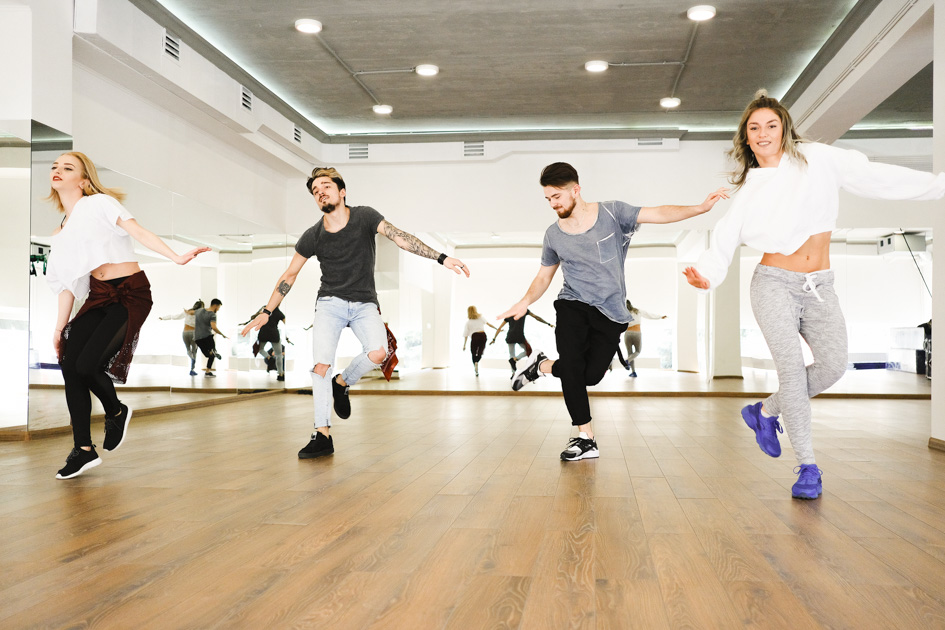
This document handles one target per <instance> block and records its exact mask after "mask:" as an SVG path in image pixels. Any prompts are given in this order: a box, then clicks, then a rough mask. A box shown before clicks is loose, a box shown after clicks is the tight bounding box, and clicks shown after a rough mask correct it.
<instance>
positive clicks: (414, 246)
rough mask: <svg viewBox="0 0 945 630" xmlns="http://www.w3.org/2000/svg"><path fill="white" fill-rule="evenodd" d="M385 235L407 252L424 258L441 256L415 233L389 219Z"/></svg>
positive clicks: (385, 224)
mask: <svg viewBox="0 0 945 630" xmlns="http://www.w3.org/2000/svg"><path fill="white" fill-rule="evenodd" d="M384 236H386V237H387V238H389V239H390V240H392V241H393V242H394V244H395V245H397V247H399V248H401V249H402V250H404V251H405V252H410V253H411V254H416V255H417V256H423V257H424V258H432V259H433V260H436V259H437V258H439V256H440V255H439V254H438V253H436V250H434V249H433V248H431V247H430V246H429V245H427V244H426V243H424V242H423V241H421V240H420V239H419V238H417V237H416V236H414V235H413V234H408V233H407V232H404V231H403V230H401V229H398V228H396V227H394V226H393V225H391V224H390V223H389V222H387V221H385V222H384ZM397 237H400V241H401V242H400V243H398V242H397Z"/></svg>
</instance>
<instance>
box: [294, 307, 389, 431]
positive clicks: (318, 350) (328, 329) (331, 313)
mask: <svg viewBox="0 0 945 630" xmlns="http://www.w3.org/2000/svg"><path fill="white" fill-rule="evenodd" d="M348 327H350V328H351V331H352V332H353V333H354V335H355V337H357V338H358V341H360V342H361V354H359V355H358V356H356V357H355V358H354V359H352V361H351V363H350V364H349V365H348V367H347V368H345V370H344V372H342V373H341V378H343V379H344V381H345V383H347V384H348V385H349V386H350V385H354V384H355V383H357V382H358V381H359V380H360V379H361V377H362V376H364V375H365V374H367V373H368V372H370V371H371V370H373V369H374V368H376V367H377V366H378V365H379V363H374V362H373V361H371V359H370V358H369V357H368V353H369V352H373V351H375V350H384V352H385V353H386V352H387V332H386V330H385V328H384V320H382V319H381V314H380V312H378V310H377V305H376V304H373V303H371V302H348V301H347V300H342V299H341V298H336V297H323V298H318V300H317V301H316V302H315V321H314V323H313V325H312V358H313V359H314V365H318V364H319V363H322V364H325V365H328V366H332V367H333V366H334V365H335V352H336V351H337V349H338V339H339V338H340V337H341V332H342V331H343V330H344V329H345V328H348ZM314 365H313V368H314ZM334 374H335V372H334V371H333V370H332V369H329V370H328V371H327V372H326V373H325V376H319V375H318V374H316V373H315V372H314V371H313V372H312V399H313V400H314V403H315V428H316V429H317V428H319V427H330V426H331V407H332V397H331V379H332V378H334Z"/></svg>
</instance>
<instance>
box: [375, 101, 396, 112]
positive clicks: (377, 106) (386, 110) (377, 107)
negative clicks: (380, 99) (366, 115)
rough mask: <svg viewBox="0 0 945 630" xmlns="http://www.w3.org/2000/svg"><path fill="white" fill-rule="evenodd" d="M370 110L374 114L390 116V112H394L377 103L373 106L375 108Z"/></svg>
mask: <svg viewBox="0 0 945 630" xmlns="http://www.w3.org/2000/svg"><path fill="white" fill-rule="evenodd" d="M371 109H373V110H374V113H375V114H380V115H384V114H390V113H391V112H393V111H394V108H393V107H391V106H390V105H382V104H380V103H378V104H377V105H375V106H374V107H372V108H371Z"/></svg>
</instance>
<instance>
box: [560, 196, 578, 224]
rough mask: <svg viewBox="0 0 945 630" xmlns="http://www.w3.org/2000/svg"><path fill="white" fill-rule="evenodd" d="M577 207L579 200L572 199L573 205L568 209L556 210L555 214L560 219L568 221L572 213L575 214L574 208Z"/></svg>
mask: <svg viewBox="0 0 945 630" xmlns="http://www.w3.org/2000/svg"><path fill="white" fill-rule="evenodd" d="M576 207H577V200H576V199H572V200H571V205H570V206H569V207H567V208H561V209H560V210H555V213H556V214H557V215H558V218H559V219H567V218H568V217H569V216H571V213H572V212H574V208H576Z"/></svg>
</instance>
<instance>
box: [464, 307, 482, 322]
mask: <svg viewBox="0 0 945 630" xmlns="http://www.w3.org/2000/svg"><path fill="white" fill-rule="evenodd" d="M466 315H467V316H468V317H469V319H479V318H480V317H482V315H480V314H479V311H477V310H476V307H475V306H470V307H469V308H467V309H466Z"/></svg>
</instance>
